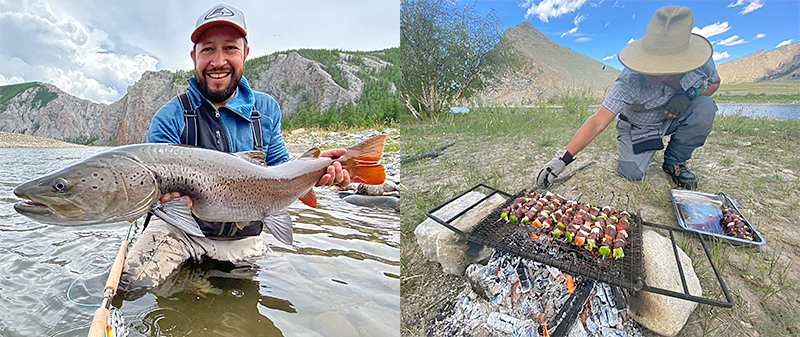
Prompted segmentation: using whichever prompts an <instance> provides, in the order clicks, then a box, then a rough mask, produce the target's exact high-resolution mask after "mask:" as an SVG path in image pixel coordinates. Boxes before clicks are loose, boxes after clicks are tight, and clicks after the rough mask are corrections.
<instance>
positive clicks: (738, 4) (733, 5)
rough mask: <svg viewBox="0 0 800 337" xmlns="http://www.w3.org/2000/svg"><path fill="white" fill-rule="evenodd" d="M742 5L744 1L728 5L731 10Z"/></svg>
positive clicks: (740, 0)
mask: <svg viewBox="0 0 800 337" xmlns="http://www.w3.org/2000/svg"><path fill="white" fill-rule="evenodd" d="M742 4H744V0H736V2H733V3H731V4H729V5H728V8H730V7H736V6H741V5H742Z"/></svg>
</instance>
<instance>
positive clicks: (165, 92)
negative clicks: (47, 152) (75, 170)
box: [0, 50, 394, 145]
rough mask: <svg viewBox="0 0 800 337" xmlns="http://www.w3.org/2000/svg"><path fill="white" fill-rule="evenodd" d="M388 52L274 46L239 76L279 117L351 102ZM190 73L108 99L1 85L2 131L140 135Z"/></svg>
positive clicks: (98, 140)
mask: <svg viewBox="0 0 800 337" xmlns="http://www.w3.org/2000/svg"><path fill="white" fill-rule="evenodd" d="M386 53H387V51H377V52H352V53H350V52H338V51H329V50H322V51H320V50H299V51H294V52H284V53H275V54H272V55H267V56H263V57H260V58H257V59H254V60H248V62H247V64H246V65H245V77H247V78H248V81H250V83H251V86H252V87H253V88H254V89H255V90H258V91H263V92H267V93H269V94H271V95H273V96H274V97H275V98H276V100H278V102H279V103H280V106H281V110H282V113H283V115H284V117H285V118H290V117H291V116H293V115H294V114H295V113H296V112H297V111H298V109H302V108H305V109H309V108H318V109H325V108H328V107H331V106H341V105H343V104H345V103H348V102H352V103H353V104H355V105H357V104H358V103H359V100H360V99H361V94H362V92H363V91H364V88H365V85H366V83H367V82H369V81H377V80H386V79H385V78H383V79H380V78H379V77H380V76H381V71H382V70H383V69H385V68H388V67H393V66H394V65H393V64H392V63H390V62H388V61H386V60H384V59H382V58H384V56H385V54H386ZM301 54H306V55H308V56H309V58H307V57H304V56H302V55H301ZM314 58H317V59H319V60H315V59H314ZM190 74H191V73H190V72H185V71H179V72H177V73H173V72H170V71H166V70H162V71H158V72H145V73H144V74H142V77H141V79H139V80H138V81H137V82H136V83H134V84H133V85H132V86H130V87H128V92H127V94H126V95H125V96H124V97H122V98H121V99H120V100H119V101H117V102H114V103H112V104H98V103H94V102H90V101H87V100H82V99H79V98H77V97H74V96H72V95H70V94H68V93H66V92H64V91H62V90H60V89H59V88H57V87H55V86H53V85H50V84H46V83H20V84H14V85H9V86H2V87H0V131H6V132H15V133H23V134H28V135H35V136H40V137H47V138H54V139H61V140H67V141H70V142H76V143H90V144H94V145H123V144H134V143H141V142H144V141H145V135H146V133H147V129H148V128H149V126H150V120H151V119H152V117H153V114H155V112H156V111H157V110H158V109H159V108H160V107H161V106H163V105H164V104H165V103H166V102H168V101H169V100H170V99H172V97H174V96H176V95H179V94H181V93H184V92H186V79H187V78H188V77H189V76H190ZM392 88H394V85H392ZM392 90H394V89H392ZM391 94H394V93H391Z"/></svg>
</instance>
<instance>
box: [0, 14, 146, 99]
mask: <svg viewBox="0 0 800 337" xmlns="http://www.w3.org/2000/svg"><path fill="white" fill-rule="evenodd" d="M15 2H16V3H15V4H13V5H11V4H9V3H7V2H6V3H0V30H2V31H3V39H0V62H2V64H4V65H8V67H2V68H1V69H2V70H0V75H3V77H4V78H6V79H14V82H17V80H19V81H18V82H25V81H40V82H46V83H51V84H54V85H56V86H58V87H59V88H61V89H62V90H64V91H66V92H68V93H70V94H72V95H75V96H78V97H80V98H83V99H89V100H92V101H96V102H103V103H111V102H113V101H116V100H117V99H119V98H120V96H121V95H122V94H124V93H125V91H126V90H127V87H128V86H129V85H132V84H133V83H134V82H135V81H136V80H138V79H139V78H140V77H141V75H142V73H143V72H144V71H146V70H156V64H157V63H158V60H157V59H156V58H154V57H153V56H151V55H147V54H131V55H126V54H120V53H116V52H114V51H111V50H107V49H106V47H105V46H110V45H112V44H113V43H112V42H111V41H110V40H109V39H108V34H106V33H105V32H103V31H101V30H99V29H96V28H94V27H92V26H89V25H85V24H83V23H81V22H79V21H77V20H76V19H75V18H73V17H70V16H69V15H66V14H64V13H59V14H56V13H55V12H54V11H53V10H52V9H51V8H50V5H49V3H48V2H46V1H44V0H21V1H15Z"/></svg>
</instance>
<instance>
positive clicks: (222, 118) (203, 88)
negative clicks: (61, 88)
mask: <svg viewBox="0 0 800 337" xmlns="http://www.w3.org/2000/svg"><path fill="white" fill-rule="evenodd" d="M191 40H192V42H193V43H194V47H193V48H192V51H191V53H190V56H191V58H192V61H193V62H194V77H193V78H190V79H189V85H188V86H187V88H186V93H185V94H182V95H179V96H177V97H175V98H173V99H172V100H170V101H169V102H168V103H167V104H166V105H164V106H163V107H162V108H161V109H159V110H158V111H157V112H156V114H155V115H154V116H153V120H152V122H151V124H150V129H149V131H148V133H147V142H149V143H173V144H186V145H193V146H199V147H203V148H208V149H213V150H218V151H223V152H242V151H252V150H260V151H262V152H264V155H265V156H264V159H265V161H266V163H267V165H269V166H272V165H278V164H281V163H284V162H286V161H288V160H289V154H288V153H287V151H286V145H285V144H284V142H283V138H282V137H281V130H280V126H281V111H280V107H279V106H278V103H277V102H276V101H275V99H274V98H272V97H271V96H269V95H267V94H265V93H262V92H257V91H254V90H252V89H251V88H250V84H249V83H248V82H247V79H246V78H245V77H244V76H242V73H243V70H244V64H245V59H246V58H247V55H248V54H249V52H250V48H249V47H248V44H247V25H246V24H245V19H244V13H242V12H241V11H239V10H238V9H236V8H234V7H231V6H228V5H223V4H220V5H216V6H214V7H212V8H211V9H209V10H208V11H207V12H205V13H203V15H201V16H200V17H199V18H198V19H197V23H196V25H195V29H194V31H193V32H192V35H191ZM345 152H346V150H344V149H334V150H328V151H325V152H322V153H321V156H328V157H339V156H342V155H344V153H345ZM349 183H350V177H349V175H348V172H347V171H346V170H342V167H341V164H340V163H339V162H335V163H334V164H333V165H331V166H329V167H328V173H327V174H325V175H323V176H322V178H320V180H319V181H318V182H317V186H321V185H333V184H339V185H342V186H345V185H348V184H349ZM176 197H181V195H180V194H179V193H177V192H172V193H167V194H165V195H163V196H162V197H161V201H162V202H166V201H167V200H169V199H172V198H176ZM183 197H184V198H185V200H186V204H187V206H188V207H191V206H192V200H191V199H190V198H189V197H188V196H183ZM195 220H196V221H197V223H198V224H199V225H200V229H201V230H202V233H203V236H195V235H190V234H188V233H186V232H184V231H183V230H181V229H178V228H177V227H174V226H172V225H168V224H167V223H166V222H164V221H163V220H161V219H158V218H155V217H154V218H153V219H152V221H151V222H150V223H149V225H148V226H147V227H146V228H145V230H144V231H143V232H142V235H141V236H140V237H139V239H138V240H137V241H136V243H135V244H134V246H133V247H132V248H131V251H130V252H129V254H128V257H127V258H126V260H125V265H124V268H123V274H122V278H121V280H120V289H121V290H122V291H123V292H124V293H125V296H126V297H128V298H135V297H138V296H140V295H142V294H143V293H144V292H146V291H150V290H152V289H153V288H156V287H158V286H159V285H160V284H162V283H163V281H164V280H166V279H167V278H168V277H169V276H170V275H172V274H174V273H176V272H177V271H178V268H179V267H180V266H181V265H182V264H183V263H185V262H186V261H189V260H193V261H197V262H200V261H203V260H207V259H212V260H218V261H227V262H230V263H233V264H234V265H235V264H237V263H238V262H242V261H246V260H248V259H251V258H253V257H257V256H259V255H261V254H263V253H265V252H266V251H267V246H266V244H265V242H264V240H263V239H262V238H261V237H259V234H260V233H261V230H262V223H261V222H260V221H254V222H251V223H249V224H246V225H245V226H244V227H243V228H241V229H239V228H238V226H237V224H236V223H233V222H206V221H202V220H201V219H197V218H196V217H195Z"/></svg>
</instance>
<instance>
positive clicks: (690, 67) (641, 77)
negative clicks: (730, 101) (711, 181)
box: [536, 6, 720, 189]
mask: <svg viewBox="0 0 800 337" xmlns="http://www.w3.org/2000/svg"><path fill="white" fill-rule="evenodd" d="M693 23H694V14H693V13H692V10H691V9H689V8H688V7H680V6H666V7H662V8H659V9H658V10H657V11H656V12H655V14H653V17H652V18H651V19H650V23H649V24H648V25H647V30H646V31H645V33H644V37H643V38H641V39H639V40H636V41H634V42H632V43H631V44H629V45H628V46H626V47H625V48H623V49H622V51H620V52H619V61H620V62H621V63H622V64H623V65H624V66H625V69H623V70H622V73H621V74H620V75H619V77H618V78H617V80H616V81H615V82H614V86H613V87H612V88H611V91H610V92H609V93H608V95H607V96H606V98H605V100H604V101H603V105H602V106H601V107H600V109H599V110H598V111H597V112H596V113H595V114H593V115H592V116H590V117H589V118H588V119H587V120H586V122H585V123H583V125H581V127H580V128H579V129H578V131H577V132H575V135H574V136H572V139H570V141H569V143H568V144H567V146H566V147H565V148H564V149H562V150H559V151H558V152H556V155H555V157H553V159H551V160H550V161H549V162H548V163H547V164H545V166H544V167H543V168H542V169H541V171H539V174H538V176H537V179H536V184H537V186H538V187H539V188H548V187H549V186H550V184H552V183H553V182H554V180H555V179H556V178H557V177H558V175H559V174H561V172H563V171H564V168H565V167H566V166H567V165H569V163H571V162H572V160H573V156H574V155H575V154H577V153H578V152H579V151H581V150H583V149H584V148H585V147H586V146H587V145H589V143H591V141H592V140H594V138H595V137H597V135H599V134H600V133H601V132H603V130H604V129H605V128H606V127H607V126H608V125H609V124H611V122H612V121H614V120H615V119H616V120H617V155H618V160H617V172H618V173H619V174H620V175H621V176H622V177H623V178H625V179H628V180H640V179H642V178H643V177H644V176H645V174H647V170H648V167H649V165H650V161H651V160H652V159H653V156H654V155H655V153H656V151H658V150H661V149H663V148H664V144H663V142H662V138H663V137H665V136H666V135H671V137H670V140H669V145H668V146H667V148H666V150H665V151H664V162H663V164H662V165H661V169H662V170H663V171H664V172H666V173H667V175H668V176H669V177H670V178H671V179H672V181H673V182H674V183H675V184H676V185H678V187H682V188H687V189H696V188H697V177H695V175H694V174H693V173H692V172H690V171H689V169H688V167H687V166H686V162H687V161H688V160H689V158H691V157H692V153H693V152H694V150H695V149H697V148H699V147H701V146H703V144H705V141H706V138H707V137H708V135H709V134H710V133H711V128H712V126H713V123H714V115H715V114H716V111H717V105H716V103H715V102H714V100H713V99H711V98H710V97H709V96H711V95H712V94H714V92H715V91H716V90H717V88H719V84H720V78H719V76H718V74H717V70H716V67H715V65H714V60H713V59H712V58H711V54H712V47H711V43H710V42H708V40H706V39H705V38H704V37H702V36H700V35H697V34H693V33H692V25H693Z"/></svg>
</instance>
